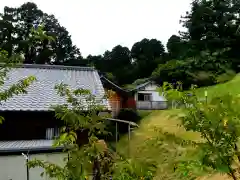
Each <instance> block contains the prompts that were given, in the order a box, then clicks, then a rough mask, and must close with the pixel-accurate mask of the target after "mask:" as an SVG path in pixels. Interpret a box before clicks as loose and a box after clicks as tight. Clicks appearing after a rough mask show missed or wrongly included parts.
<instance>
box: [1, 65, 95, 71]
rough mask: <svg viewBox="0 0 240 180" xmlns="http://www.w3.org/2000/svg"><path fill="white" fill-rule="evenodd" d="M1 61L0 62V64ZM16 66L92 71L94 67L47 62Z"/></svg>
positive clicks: (18, 66) (17, 66)
mask: <svg viewBox="0 0 240 180" xmlns="http://www.w3.org/2000/svg"><path fill="white" fill-rule="evenodd" d="M1 65H3V63H1V64H0V66H1ZM15 67H16V68H38V69H59V70H85V71H94V70H96V69H95V68H94V67H85V66H64V65H49V64H16V65H15Z"/></svg>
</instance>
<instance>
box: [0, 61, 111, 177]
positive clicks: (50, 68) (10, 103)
mask: <svg viewBox="0 0 240 180" xmlns="http://www.w3.org/2000/svg"><path fill="white" fill-rule="evenodd" d="M28 76H35V77H36V79H37V81H36V82H33V84H31V85H30V86H29V87H28V88H27V94H20V95H16V96H14V97H12V98H10V99H8V100H7V101H6V102H1V105H0V115H1V116H3V117H4V118H5V121H4V122H3V124H1V125H0V179H6V180H9V179H11V180H26V167H25V165H24V164H25V160H24V157H23V156H22V155H21V154H22V153H29V154H30V159H31V157H41V158H42V159H44V160H49V159H50V160H52V162H55V161H57V162H58V161H60V159H62V158H63V157H64V156H66V154H63V153H61V151H62V149H63V147H57V148H56V147H55V148H54V147H52V144H53V139H54V137H56V136H58V135H59V127H61V126H62V125H63V122H62V121H60V120H57V119H56V118H55V116H54V112H53V111H52V110H50V108H51V106H52V105H61V104H64V103H66V100H65V98H64V97H60V96H59V95H58V94H57V93H56V90H55V89H54V86H55V85H56V84H60V83H64V84H68V85H69V87H70V88H71V89H77V88H83V89H88V90H90V91H91V92H92V93H93V94H94V95H95V96H96V100H99V102H100V100H101V99H103V97H104V95H105V92H104V88H103V85H102V82H101V80H100V77H99V75H98V72H97V71H96V70H95V69H94V68H91V67H70V66H54V65H28V64H24V65H19V66H17V67H16V68H13V69H11V70H10V72H9V73H8V79H7V80H6V82H5V84H4V86H3V89H5V88H8V87H10V86H11V85H12V84H15V83H17V82H18V81H19V80H21V79H23V78H25V77H28ZM101 103H102V104H101V105H103V106H104V107H105V109H106V110H107V111H108V110H110V109H111V108H110V106H109V104H108V101H107V100H105V101H101ZM80 138H81V136H80ZM49 153H51V154H49ZM23 170H24V171H23ZM39 174H40V173H39V170H38V171H35V170H31V172H30V179H29V180H38V179H41V178H40V176H39Z"/></svg>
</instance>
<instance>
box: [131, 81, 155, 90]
mask: <svg viewBox="0 0 240 180" xmlns="http://www.w3.org/2000/svg"><path fill="white" fill-rule="evenodd" d="M153 82H154V81H152V80H148V81H147V82H145V83H142V84H140V85H138V86H137V87H136V88H134V89H131V90H129V92H132V91H137V90H139V89H141V88H143V87H145V86H147V85H148V84H150V83H153Z"/></svg>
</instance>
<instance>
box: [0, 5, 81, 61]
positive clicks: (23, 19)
mask: <svg viewBox="0 0 240 180" xmlns="http://www.w3.org/2000/svg"><path fill="white" fill-rule="evenodd" d="M39 24H42V25H43V30H44V31H45V33H46V35H48V36H52V37H53V38H54V39H55V41H49V40H48V39H44V40H41V41H40V40H37V39H34V41H33V42H32V41H31V40H32V39H29V37H30V36H31V28H32V26H34V27H35V28H37V27H38V25H39ZM0 34H1V36H0V42H1V43H0V48H3V49H5V50H6V51H7V52H8V53H9V56H11V55H12V54H14V53H20V52H23V53H24V63H39V64H44V63H50V62H51V63H52V62H53V63H56V64H61V63H63V62H64V61H70V60H81V59H82V57H81V53H80V51H79V49H78V48H77V47H76V46H74V45H73V44H72V41H71V36H70V35H69V33H68V31H67V30H66V29H65V28H64V27H62V26H61V25H60V24H59V22H58V21H57V19H56V18H55V17H54V16H53V15H48V14H46V13H44V12H42V11H41V10H40V9H39V8H38V7H37V5H36V4H34V3H30V2H28V3H24V4H23V5H21V6H20V7H17V8H11V7H7V6H6V7H5V8H4V12H3V13H2V14H0ZM32 43H33V46H29V44H32Z"/></svg>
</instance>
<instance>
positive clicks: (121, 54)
mask: <svg viewBox="0 0 240 180" xmlns="http://www.w3.org/2000/svg"><path fill="white" fill-rule="evenodd" d="M103 64H104V65H105V67H104V70H105V71H103V72H108V73H112V75H113V76H114V77H115V79H116V83H117V84H119V85H123V84H128V83H131V82H132V81H133V77H132V71H131V70H132V63H131V53H130V50H129V49H128V48H127V47H123V46H121V45H117V46H115V47H114V48H113V49H112V50H111V51H106V52H105V53H104V55H103ZM106 64H107V66H106ZM123 72H124V73H123Z"/></svg>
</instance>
